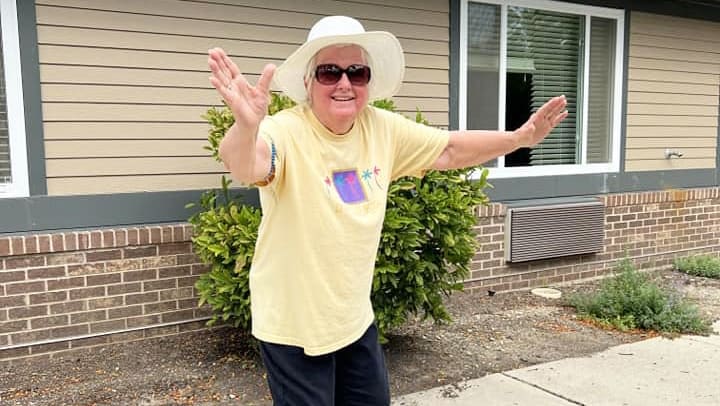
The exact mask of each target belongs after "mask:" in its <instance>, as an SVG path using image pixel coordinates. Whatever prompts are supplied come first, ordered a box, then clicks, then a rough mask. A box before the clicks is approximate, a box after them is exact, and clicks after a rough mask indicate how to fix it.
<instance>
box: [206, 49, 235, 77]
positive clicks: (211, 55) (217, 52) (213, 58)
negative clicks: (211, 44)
mask: <svg viewBox="0 0 720 406" xmlns="http://www.w3.org/2000/svg"><path fill="white" fill-rule="evenodd" d="M228 61H229V58H228V57H227V55H226V54H225V51H224V50H223V49H222V48H213V49H211V50H209V51H208V65H209V66H210V69H211V70H212V71H213V74H214V75H215V76H216V77H218V79H220V80H221V81H223V83H225V84H228V83H230V81H231V80H232V78H233V76H232V72H231V69H230V67H229V66H228Z"/></svg>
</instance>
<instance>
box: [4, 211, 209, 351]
mask: <svg viewBox="0 0 720 406" xmlns="http://www.w3.org/2000/svg"><path fill="white" fill-rule="evenodd" d="M191 232H192V227H191V226H190V225H186V224H177V225H165V226H148V227H138V228H121V229H112V230H91V231H72V232H64V233H55V234H41V235H28V236H12V237H0V361H1V360H8V359H13V358H19V357H28V356H37V355H40V354H51V353H56V352H59V351H63V352H66V351H69V350H73V349H76V348H82V347H87V346H95V345H103V344H109V343H115V342H122V341H131V340H138V339H143V338H148V337H155V336H160V335H171V334H177V333H180V332H184V331H189V330H197V329H201V328H204V326H205V320H207V318H208V316H209V315H210V312H209V309H208V308H207V307H203V308H198V307H197V303H198V300H197V295H196V292H195V288H194V285H195V281H196V280H197V279H198V277H199V275H200V274H201V273H202V272H205V271H207V269H208V267H207V266H206V265H203V264H201V263H200V260H199V259H198V257H197V256H196V255H195V254H193V252H192V243H191V242H190V237H191Z"/></svg>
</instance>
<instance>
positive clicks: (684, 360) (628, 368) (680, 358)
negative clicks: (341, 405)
mask: <svg viewBox="0 0 720 406" xmlns="http://www.w3.org/2000/svg"><path fill="white" fill-rule="evenodd" d="M713 327H714V328H715V331H716V332H720V321H719V322H716V323H715V324H714V326H713ZM392 405H393V406H471V405H472V406H480V405H488V406H510V405H513V406H545V405H547V406H551V405H552V406H554V405H558V406H564V405H592V406H599V405H603V406H605V405H607V406H622V405H630V406H636V405H640V406H644V405H648V406H666V405H674V406H677V405H687V406H701V405H702V406H704V405H708V406H709V405H713V406H718V405H720V335H712V336H710V337H700V336H682V337H680V338H677V339H674V340H668V339H665V338H653V339H649V340H645V341H640V342H636V343H632V344H625V345H620V346H617V347H612V348H610V349H608V350H606V351H603V352H601V353H598V354H595V355H593V356H589V357H584V358H569V359H564V360H560V361H554V362H549V363H546V364H538V365H534V366H531V367H527V368H523V369H518V370H514V371H508V372H503V373H499V374H494V375H488V376H486V377H483V378H480V379H475V380H472V381H467V382H462V383H460V384H457V385H450V386H445V387H441V388H435V389H431V390H428V391H424V392H418V393H413V394H410V395H406V396H402V397H399V398H396V399H394V400H393V403H392Z"/></svg>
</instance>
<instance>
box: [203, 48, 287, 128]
mask: <svg viewBox="0 0 720 406" xmlns="http://www.w3.org/2000/svg"><path fill="white" fill-rule="evenodd" d="M208 66H209V67H210V70H211V71H212V76H211V77H210V83H211V84H212V85H213V87H215V89H217V91H218V93H220V95H221V96H222V98H223V100H224V101H225V103H226V104H227V105H228V107H229V108H230V111H232V114H233V116H234V117H235V123H236V124H237V125H238V126H240V128H242V129H245V130H254V129H257V128H258V126H259V125H260V122H261V121H262V119H263V118H264V117H265V115H266V114H267V108H268V103H269V102H270V82H271V81H272V77H273V74H274V73H275V65H272V64H268V65H266V66H265V68H264V69H263V72H262V74H261V75H260V79H259V80H258V82H257V85H256V86H252V85H250V83H248V81H247V80H246V79H245V76H243V74H242V73H241V72H240V69H239V68H238V66H237V65H236V64H235V62H233V61H232V60H231V59H230V58H229V57H228V55H227V53H225V51H224V50H223V49H221V48H213V49H211V50H209V51H208Z"/></svg>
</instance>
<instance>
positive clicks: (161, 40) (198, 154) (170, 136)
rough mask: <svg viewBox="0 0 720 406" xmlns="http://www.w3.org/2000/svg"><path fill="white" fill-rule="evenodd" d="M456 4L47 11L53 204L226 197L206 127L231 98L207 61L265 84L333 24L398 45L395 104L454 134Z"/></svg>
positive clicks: (135, 2)
mask: <svg viewBox="0 0 720 406" xmlns="http://www.w3.org/2000/svg"><path fill="white" fill-rule="evenodd" d="M448 12H449V11H448V4H447V2H437V1H432V0H422V1H410V0H405V1H394V2H389V3H388V2H383V1H371V2H363V3H360V2H353V1H329V0H327V1H312V2H310V1H290V0H283V1H272V2H267V1H260V0H237V1H230V0H228V1H214V2H210V3H203V4H199V3H193V2H185V1H179V0H154V1H139V0H104V1H99V0H37V1H36V13H37V23H38V27H37V28H38V46H39V49H38V52H39V59H40V80H41V93H42V104H43V125H44V133H45V153H46V170H47V190H48V194H49V195H73V194H98V193H119V192H138V191H166V190H190V189H195V190H197V189H206V188H213V187H217V185H218V184H219V177H220V174H221V173H223V172H224V170H223V168H222V166H221V165H220V164H219V163H217V162H215V161H214V160H213V159H211V158H210V157H209V156H208V154H207V151H205V150H204V149H203V145H205V144H206V137H207V131H208V128H209V126H208V124H207V123H206V122H204V121H203V119H202V118H201V116H202V115H203V114H204V113H205V111H206V110H207V109H208V108H209V107H210V106H219V105H220V98H219V97H218V96H217V92H216V91H215V89H213V88H212V87H211V86H210V84H209V81H208V76H209V69H208V68H207V57H206V55H207V54H206V50H207V49H209V48H211V47H223V48H225V49H226V50H227V51H228V53H229V54H230V55H231V56H232V57H233V59H234V60H235V61H236V62H237V63H238V65H239V66H240V68H241V69H242V70H243V71H244V73H246V74H247V77H248V79H249V80H250V82H254V81H256V80H257V77H258V74H259V72H260V71H261V70H262V68H263V66H264V65H265V64H266V63H276V64H279V63H281V62H282V61H283V60H284V59H285V58H286V57H287V56H288V55H289V54H290V53H291V52H292V51H294V50H295V49H296V48H297V47H298V46H299V45H300V44H301V43H302V42H304V40H305V37H306V35H307V32H308V29H309V27H310V26H312V24H313V23H314V22H315V21H317V20H318V19H319V18H320V17H321V16H323V15H327V14H333V13H339V14H347V15H352V16H355V17H357V18H359V19H360V20H361V21H362V22H363V23H364V25H365V28H366V29H367V30H378V29H383V30H388V31H391V32H393V33H394V34H395V35H396V36H398V38H399V40H400V42H401V43H402V46H403V48H404V49H405V57H406V64H407V71H406V77H405V82H404V84H403V86H402V88H401V89H400V92H399V94H398V96H397V97H396V98H395V102H396V105H397V106H398V108H399V110H400V111H401V112H404V113H407V114H412V115H414V114H415V109H416V108H419V109H420V110H421V111H422V112H423V113H424V114H425V116H426V117H427V118H428V119H429V120H430V122H432V123H433V124H435V125H438V126H447V125H448V113H447V111H448V97H449V95H448V92H449V90H448V83H449V75H448V66H449V57H448V55H449V29H448V25H449V15H448Z"/></svg>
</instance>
